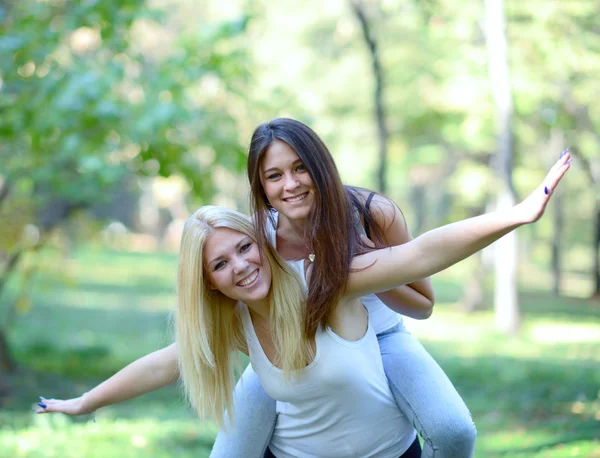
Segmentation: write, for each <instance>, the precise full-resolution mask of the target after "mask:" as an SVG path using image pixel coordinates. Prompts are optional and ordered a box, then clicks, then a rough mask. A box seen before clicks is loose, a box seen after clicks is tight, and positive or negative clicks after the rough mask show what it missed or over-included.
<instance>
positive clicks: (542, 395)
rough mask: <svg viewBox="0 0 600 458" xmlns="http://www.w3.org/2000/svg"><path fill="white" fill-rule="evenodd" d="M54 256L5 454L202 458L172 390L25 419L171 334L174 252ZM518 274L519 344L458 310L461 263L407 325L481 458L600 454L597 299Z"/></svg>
mask: <svg viewBox="0 0 600 458" xmlns="http://www.w3.org/2000/svg"><path fill="white" fill-rule="evenodd" d="M56 262H59V263H60V268H55V269H53V268H50V269H44V271H43V272H42V273H41V274H40V275H39V276H38V278H37V279H36V281H35V282H34V284H33V285H30V286H29V287H30V288H32V289H31V291H32V292H31V304H32V307H31V309H30V310H23V312H25V313H22V314H20V315H19V317H18V319H17V322H16V324H15V326H14V327H13V328H12V330H11V332H10V339H11V343H12V346H13V351H14V354H15V355H16V357H17V359H18V362H19V365H20V369H19V370H18V372H17V373H16V374H15V375H12V376H10V378H9V379H8V380H9V386H8V390H7V393H4V396H3V397H2V398H0V399H1V402H2V403H1V404H0V457H36V458H42V457H59V458H71V457H72V458H75V457H77V458H80V457H86V458H120V457H128V458H134V457H144V458H163V457H165V458H166V457H181V458H187V457H189V458H192V457H193V458H201V457H207V456H208V454H209V451H210V448H211V445H212V442H213V440H214V436H215V434H216V428H215V426H214V425H212V424H210V423H205V422H201V421H200V420H198V419H196V417H195V416H194V414H193V413H192V412H191V411H190V409H189V408H188V407H186V405H185V402H184V400H183V397H182V395H181V390H180V388H179V387H176V386H173V387H169V388H166V389H164V390H160V391H158V392H156V393H153V394H150V395H147V396H144V397H142V398H139V399H136V400H134V401H130V402H128V403H124V404H122V405H119V406H112V407H109V408H105V409H101V410H100V411H98V412H97V413H96V415H95V418H92V417H90V416H86V417H80V418H74V419H72V418H69V417H65V416H62V415H35V414H33V413H32V411H31V409H32V407H34V404H35V402H36V401H37V397H38V396H39V395H42V396H45V397H56V398H59V397H72V396H76V395H78V394H81V393H83V392H85V391H86V390H88V389H89V388H91V387H93V386H94V385H95V384H96V383H98V382H99V381H101V380H103V379H104V378H106V377H108V376H110V375H111V374H112V373H114V372H115V371H117V370H118V369H119V368H121V367H123V366H124V365H126V364H127V363H128V362H130V361H132V360H134V359H136V358H137V357H139V356H142V355H143V354H145V353H148V352H151V351H153V350H156V349H158V348H161V347H162V346H164V345H166V344H168V343H170V342H171V339H172V333H171V332H170V331H169V311H170V310H172V309H173V307H174V304H175V295H174V289H175V286H174V285H175V281H174V280H175V271H176V256H174V255H168V254H144V253H128V252H115V251H107V250H95V249H85V250H77V251H75V252H74V253H73V254H72V255H69V256H68V257H65V258H61V259H59V260H57V261H56ZM461 269H462V270H461ZM522 270H523V271H522V272H521V273H520V276H521V278H522V279H523V278H526V279H528V280H527V281H526V282H522V283H523V285H522V288H521V295H520V301H521V307H522V316H521V318H522V327H521V331H520V333H519V335H518V336H516V337H506V336H503V335H501V334H499V333H498V332H496V331H495V328H494V319H493V312H492V310H491V307H490V308H486V309H484V310H480V311H477V312H474V313H471V314H464V313H462V312H461V310H460V307H459V305H458V304H457V301H458V299H459V297H460V295H461V289H462V288H461V283H460V282H461V280H462V279H464V278H465V275H466V274H468V272H467V271H466V270H465V268H461V267H460V266H458V267H455V268H453V269H452V270H451V271H449V272H446V273H444V274H442V275H440V276H438V277H436V278H435V279H434V287H435V290H436V294H437V304H436V308H435V311H434V314H433V316H432V317H431V318H430V319H429V320H426V321H422V322H417V321H413V320H407V326H408V327H409V329H410V330H411V331H412V332H413V333H414V334H415V335H417V336H418V337H419V338H420V340H421V341H422V342H423V344H424V345H425V346H426V348H427V349H428V350H429V352H430V353H431V354H432V355H433V356H434V357H435V358H436V360H437V361H438V362H439V363H440V365H441V366H442V367H443V369H444V370H445V371H446V373H447V374H448V376H449V377H450V379H451V380H452V381H453V382H454V384H455V385H456V387H457V389H458V391H459V393H460V394H461V395H462V396H463V398H464V400H465V402H466V404H467V405H468V406H469V408H470V410H471V412H472V415H473V419H474V421H475V423H476V425H477V429H478V441H477V448H476V457H477V458H494V457H511V458H541V457H548V458H558V457H586V458H587V457H590V458H591V457H597V458H600V364H599V363H600V302H598V301H589V300H585V299H583V298H577V297H574V296H576V295H577V294H572V293H573V292H576V291H578V290H580V288H579V286H578V285H579V283H578V282H581V280H580V279H579V278H578V277H577V276H570V277H567V278H565V282H566V284H567V285H569V288H567V289H569V295H570V297H562V298H557V297H553V296H552V295H550V294H549V293H548V292H547V291H545V290H544V289H545V288H544V286H545V281H544V280H543V279H544V278H547V274H546V273H544V272H540V271H536V270H535V269H534V268H533V267H531V266H529V267H527V268H523V269H522ZM532 278H538V279H541V280H539V281H538V280H531V279H532ZM546 283H547V282H546ZM5 300H6V299H5ZM486 302H487V303H491V299H489V298H488V299H487V300H486Z"/></svg>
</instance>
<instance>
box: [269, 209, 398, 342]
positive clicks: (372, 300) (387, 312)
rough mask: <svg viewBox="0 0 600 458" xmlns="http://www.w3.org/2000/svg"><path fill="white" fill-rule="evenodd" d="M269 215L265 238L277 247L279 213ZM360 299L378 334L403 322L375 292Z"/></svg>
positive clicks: (272, 212)
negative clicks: (270, 217) (271, 222)
mask: <svg viewBox="0 0 600 458" xmlns="http://www.w3.org/2000/svg"><path fill="white" fill-rule="evenodd" d="M271 216H272V221H273V225H271V224H270V223H269V221H271V219H269V220H268V221H267V238H268V240H269V241H270V242H271V243H272V244H273V246H274V247H275V248H277V224H278V222H279V213H277V212H276V211H275V210H272V211H271ZM361 301H362V303H363V304H364V305H365V307H366V308H367V312H368V313H369V323H371V325H372V326H373V329H374V330H375V334H380V333H382V332H384V331H387V330H388V329H390V328H393V327H394V326H396V325H397V324H403V323H404V320H403V319H402V315H400V314H399V313H396V312H394V311H393V310H392V309H390V308H389V307H388V306H387V305H385V304H384V303H383V302H382V301H381V299H379V298H378V297H377V296H376V295H375V294H367V295H366V296H363V297H362V298H361Z"/></svg>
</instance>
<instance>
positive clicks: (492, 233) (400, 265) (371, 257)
mask: <svg viewBox="0 0 600 458" xmlns="http://www.w3.org/2000/svg"><path fill="white" fill-rule="evenodd" d="M569 159H570V155H569V154H568V153H567V154H565V155H564V156H563V157H562V158H561V159H559V161H558V162H557V163H556V164H555V165H554V167H552V169H551V170H550V172H549V173H548V175H547V176H546V178H545V179H544V182H543V183H542V184H541V185H540V186H538V188H537V189H536V190H535V191H534V192H533V193H532V194H531V195H530V196H529V197H527V198H526V199H525V200H524V201H523V202H521V203H520V204H517V205H515V206H514V207H513V208H512V209H511V210H509V211H506V212H492V213H488V214H485V215H481V216H477V217H475V218H470V219H466V220H463V221H459V222H457V223H453V224H448V225H447V226H442V227H440V228H437V229H434V230H432V231H429V232H426V233H425V234H423V235H421V236H420V237H417V238H416V239H415V240H413V241H411V242H408V243H405V244H404V245H400V246H394V247H392V248H388V249H382V250H377V251H373V252H371V253H367V254H364V255H362V256H357V257H356V258H355V259H354V261H353V262H352V268H353V269H356V270H357V271H355V272H352V273H351V274H350V277H349V279H348V288H347V291H346V294H347V295H348V296H354V297H356V296H362V295H364V294H367V293H373V292H379V291H388V290H389V289H391V288H393V287H395V286H397V285H401V284H407V283H411V282H414V281H415V280H418V279H420V278H425V277H428V276H430V275H433V274H435V273H437V272H440V271H442V270H444V269H446V268H448V267H450V266H452V265H453V264H456V263H457V262H459V261H462V260H463V259H465V258H467V257H469V256H471V255H472V254H473V253H476V252H477V251H479V250H481V249H483V248H485V247H486V246H488V245H489V244H491V243H493V242H494V241H496V240H498V239H499V238H500V237H502V236H503V235H505V234H507V233H509V232H511V231H513V230H514V229H516V228H517V227H519V226H522V225H523V224H528V223H533V222H535V221H537V220H538V219H539V218H540V217H541V216H542V214H543V213H544V210H545V208H546V204H547V203H548V201H549V199H550V196H551V195H552V191H553V190H554V188H555V187H556V185H557V184H558V182H559V181H560V180H561V178H562V177H563V175H564V174H565V173H566V171H567V170H568V169H569Z"/></svg>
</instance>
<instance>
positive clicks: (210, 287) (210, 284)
mask: <svg viewBox="0 0 600 458" xmlns="http://www.w3.org/2000/svg"><path fill="white" fill-rule="evenodd" d="M208 289H209V290H211V291H218V288H217V287H216V286H215V285H213V282H212V281H210V280H209V281H208Z"/></svg>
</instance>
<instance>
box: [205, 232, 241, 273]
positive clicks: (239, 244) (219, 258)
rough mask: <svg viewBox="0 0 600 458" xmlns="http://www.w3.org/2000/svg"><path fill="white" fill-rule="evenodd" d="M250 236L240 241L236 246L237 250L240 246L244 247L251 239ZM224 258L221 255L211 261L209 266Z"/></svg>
mask: <svg viewBox="0 0 600 458" xmlns="http://www.w3.org/2000/svg"><path fill="white" fill-rule="evenodd" d="M249 238H250V237H249V236H246V237H244V238H243V239H242V240H240V241H239V242H238V243H236V244H235V248H236V249H239V248H240V246H242V245H244V243H245V242H246V241H247V240H248V239H249ZM223 258H224V256H223V255H222V254H221V255H219V256H217V257H216V258H214V259H212V260H211V261H209V262H208V265H209V266H210V265H211V264H212V263H213V262H215V261H220V260H221V259H223Z"/></svg>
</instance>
